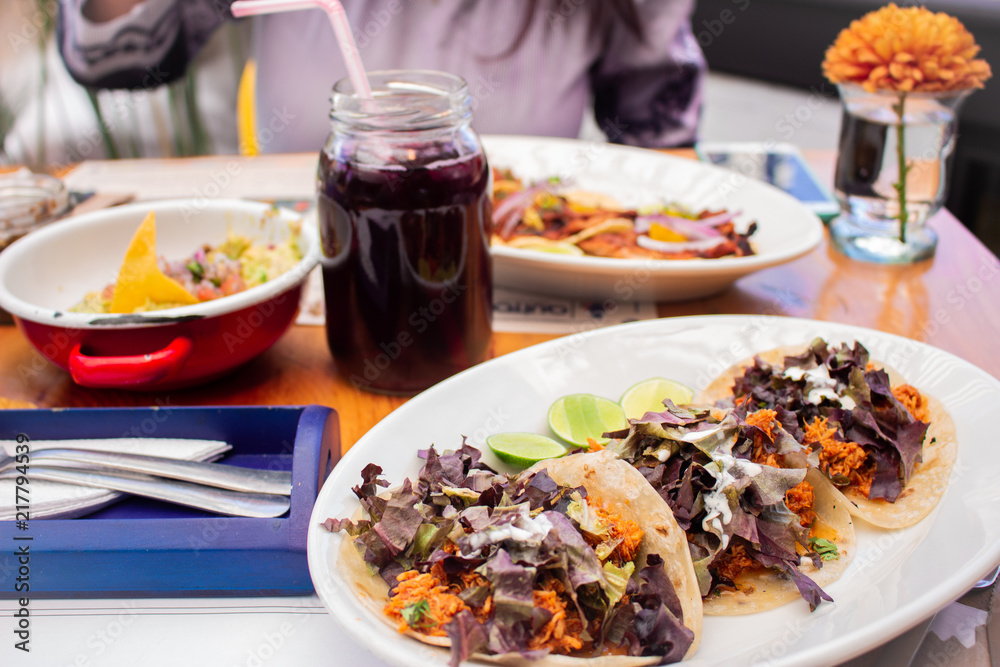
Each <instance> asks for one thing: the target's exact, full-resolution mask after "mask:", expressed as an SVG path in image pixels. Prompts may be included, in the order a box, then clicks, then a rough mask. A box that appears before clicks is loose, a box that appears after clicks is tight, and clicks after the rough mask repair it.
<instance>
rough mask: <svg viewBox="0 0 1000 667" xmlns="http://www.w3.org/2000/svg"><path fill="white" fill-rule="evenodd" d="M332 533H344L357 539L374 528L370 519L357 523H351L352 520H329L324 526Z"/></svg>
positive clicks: (360, 520)
mask: <svg viewBox="0 0 1000 667" xmlns="http://www.w3.org/2000/svg"><path fill="white" fill-rule="evenodd" d="M320 525H322V526H323V527H324V528H326V529H327V530H328V531H330V532H331V533H339V532H340V531H344V532H345V533H347V534H348V535H350V536H351V537H357V536H358V535H360V534H361V533H363V532H365V531H366V530H368V529H370V528H371V527H372V522H371V521H369V520H368V519H359V520H358V521H357V523H355V522H354V521H351V520H350V519H332V518H331V519H327V520H326V521H324V522H323V523H322V524H320Z"/></svg>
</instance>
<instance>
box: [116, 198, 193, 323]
mask: <svg viewBox="0 0 1000 667" xmlns="http://www.w3.org/2000/svg"><path fill="white" fill-rule="evenodd" d="M148 302H152V303H173V304H185V305H191V304H196V303H198V299H196V298H195V297H194V295H192V294H191V293H190V292H188V291H187V290H186V289H184V288H183V287H182V286H181V284H180V283H178V282H177V281H176V280H174V279H173V278H170V277H168V276H166V275H164V273H163V272H162V271H160V267H159V265H158V264H157V263H156V216H155V214H154V213H153V212H152V211H150V213H149V215H147V216H146V219H145V220H143V221H142V224H141V225H139V229H137V230H136V232H135V236H133V237H132V241H131V242H130V243H129V246H128V250H127V251H125V260H124V261H123V262H122V266H121V269H119V271H118V280H117V282H116V283H115V294H114V298H112V300H111V312H112V313H134V312H135V311H136V309H138V308H141V307H142V306H145V305H146V304H147V303H148Z"/></svg>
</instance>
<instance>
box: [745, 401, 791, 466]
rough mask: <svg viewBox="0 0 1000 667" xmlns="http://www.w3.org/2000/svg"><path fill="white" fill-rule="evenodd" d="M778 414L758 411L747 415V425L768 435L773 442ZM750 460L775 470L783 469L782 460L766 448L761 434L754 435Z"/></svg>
mask: <svg viewBox="0 0 1000 667" xmlns="http://www.w3.org/2000/svg"><path fill="white" fill-rule="evenodd" d="M777 416H778V413H777V412H775V411H774V410H767V409H765V410H758V411H757V412H751V413H750V414H748V415H747V424H749V425H750V426H756V427H757V428H759V429H760V430H762V431H764V433H766V434H767V437H768V438H770V439H771V440H773V439H774V420H775V419H776V418H777ZM750 460H751V461H753V462H754V463H762V464H764V465H766V466H771V467H773V468H782V467H784V466H782V463H781V458H780V457H779V456H778V455H777V454H775V453H774V452H769V451H767V449H765V447H764V438H763V437H762V436H761V435H760V434H759V433H754V436H753V448H752V449H751V451H750Z"/></svg>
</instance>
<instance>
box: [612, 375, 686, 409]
mask: <svg viewBox="0 0 1000 667" xmlns="http://www.w3.org/2000/svg"><path fill="white" fill-rule="evenodd" d="M666 398H669V399H670V400H671V401H673V403H674V405H684V404H686V403H690V402H691V401H692V400H693V399H694V391H693V390H692V389H691V388H690V387H687V386H685V385H683V384H681V383H680V382H674V381H673V380H667V379H666V378H651V379H649V380H644V381H643V382H640V383H639V384H637V385H633V386H632V387H631V388H630V389H628V391H626V392H625V393H624V394H623V395H622V397H621V400H620V401H619V403H620V404H621V406H622V409H623V410H625V416H626V417H628V418H629V419H639V418H640V417H642V416H643V415H644V414H646V413H647V412H663V400H664V399H666Z"/></svg>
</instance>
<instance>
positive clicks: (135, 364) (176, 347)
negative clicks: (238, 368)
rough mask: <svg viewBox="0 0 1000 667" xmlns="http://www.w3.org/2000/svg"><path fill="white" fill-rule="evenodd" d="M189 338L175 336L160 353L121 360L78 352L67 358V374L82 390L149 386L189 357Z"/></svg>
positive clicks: (122, 358) (169, 374)
mask: <svg viewBox="0 0 1000 667" xmlns="http://www.w3.org/2000/svg"><path fill="white" fill-rule="evenodd" d="M193 348H194V345H193V344H192V343H191V339H190V338H186V337H184V336H178V337H177V338H175V339H174V340H173V341H172V342H171V343H170V345H167V346H166V347H165V348H163V349H162V350H157V351H156V352H150V353H149V354H136V355H133V356H125V357H93V356H89V355H86V354H84V353H83V352H82V351H81V350H80V344H79V343H77V345H76V347H74V348H73V351H72V352H70V354H69V373H70V375H71V376H73V381H74V382H76V383H77V384H79V385H82V386H84V387H101V388H105V387H124V386H138V385H146V384H152V383H154V382H159V381H160V380H162V379H164V378H166V377H169V376H171V375H173V374H175V373H176V372H177V371H179V370H180V369H181V367H182V366H183V365H184V364H185V362H187V360H188V357H190V356H191V350H192V349H193Z"/></svg>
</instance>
